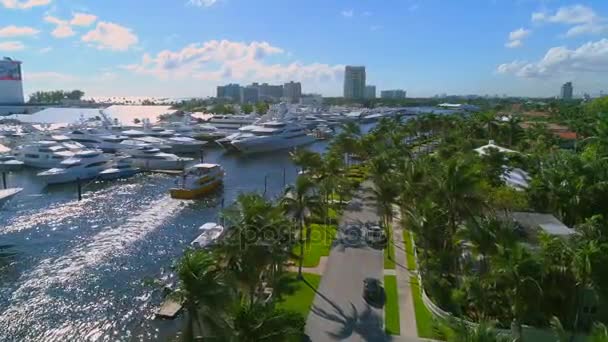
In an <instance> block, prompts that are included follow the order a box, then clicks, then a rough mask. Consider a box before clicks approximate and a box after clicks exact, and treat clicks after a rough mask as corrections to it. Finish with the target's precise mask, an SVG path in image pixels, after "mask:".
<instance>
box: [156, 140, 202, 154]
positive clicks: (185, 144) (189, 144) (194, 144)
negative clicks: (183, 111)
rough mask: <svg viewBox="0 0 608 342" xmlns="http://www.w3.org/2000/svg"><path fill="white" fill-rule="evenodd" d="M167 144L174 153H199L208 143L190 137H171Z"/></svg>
mask: <svg viewBox="0 0 608 342" xmlns="http://www.w3.org/2000/svg"><path fill="white" fill-rule="evenodd" d="M166 142H167V144H168V145H169V146H171V152H173V153H198V152H200V151H201V150H202V149H203V145H205V144H206V143H207V142H205V141H199V140H196V139H194V138H190V137H171V138H167V139H166Z"/></svg>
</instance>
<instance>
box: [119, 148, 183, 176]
mask: <svg viewBox="0 0 608 342" xmlns="http://www.w3.org/2000/svg"><path fill="white" fill-rule="evenodd" d="M126 153H128V154H129V155H130V156H131V157H130V158H129V160H130V162H131V165H133V166H135V167H138V168H141V169H142V170H183V169H184V168H185V167H186V165H187V164H188V163H189V162H191V161H192V160H193V159H192V158H181V157H178V156H176V155H175V154H170V153H164V152H161V151H160V150H159V149H158V148H155V147H152V146H149V145H148V146H140V147H136V148H134V149H132V150H127V151H126Z"/></svg>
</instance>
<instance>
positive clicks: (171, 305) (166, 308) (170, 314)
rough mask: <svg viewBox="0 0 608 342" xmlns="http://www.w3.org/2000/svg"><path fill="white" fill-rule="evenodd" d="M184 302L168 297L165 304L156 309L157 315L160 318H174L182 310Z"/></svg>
mask: <svg viewBox="0 0 608 342" xmlns="http://www.w3.org/2000/svg"><path fill="white" fill-rule="evenodd" d="M181 309H182V304H181V303H179V302H178V301H176V300H175V299H173V298H171V297H170V296H169V297H167V298H166V299H165V300H164V301H163V304H162V305H161V306H160V308H158V310H156V316H157V317H160V318H168V319H173V318H175V316H177V314H178V313H179V312H180V311H181Z"/></svg>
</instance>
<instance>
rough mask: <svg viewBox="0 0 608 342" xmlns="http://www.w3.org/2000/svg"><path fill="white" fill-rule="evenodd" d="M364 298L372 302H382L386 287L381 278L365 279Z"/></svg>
mask: <svg viewBox="0 0 608 342" xmlns="http://www.w3.org/2000/svg"><path fill="white" fill-rule="evenodd" d="M363 298H364V299H365V301H366V302H368V303H370V304H381V303H382V301H383V299H384V289H383V288H382V284H380V280H378V279H376V278H365V279H364V280H363Z"/></svg>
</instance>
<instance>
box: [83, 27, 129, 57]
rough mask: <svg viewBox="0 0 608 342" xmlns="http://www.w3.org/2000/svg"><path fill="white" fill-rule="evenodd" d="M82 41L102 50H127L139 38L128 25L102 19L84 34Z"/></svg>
mask: <svg viewBox="0 0 608 342" xmlns="http://www.w3.org/2000/svg"><path fill="white" fill-rule="evenodd" d="M82 41H83V42H85V43H90V44H92V45H93V46H95V47H97V48H98V49H100V50H115V51H126V50H128V49H129V48H130V47H131V46H133V45H135V44H137V42H138V41H139V39H138V38H137V36H136V35H135V34H134V33H133V32H131V29H129V28H127V27H124V26H121V25H118V24H115V23H111V22H105V21H101V22H98V23H97V26H96V27H95V29H94V30H91V31H89V32H87V33H86V34H85V35H84V36H82Z"/></svg>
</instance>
